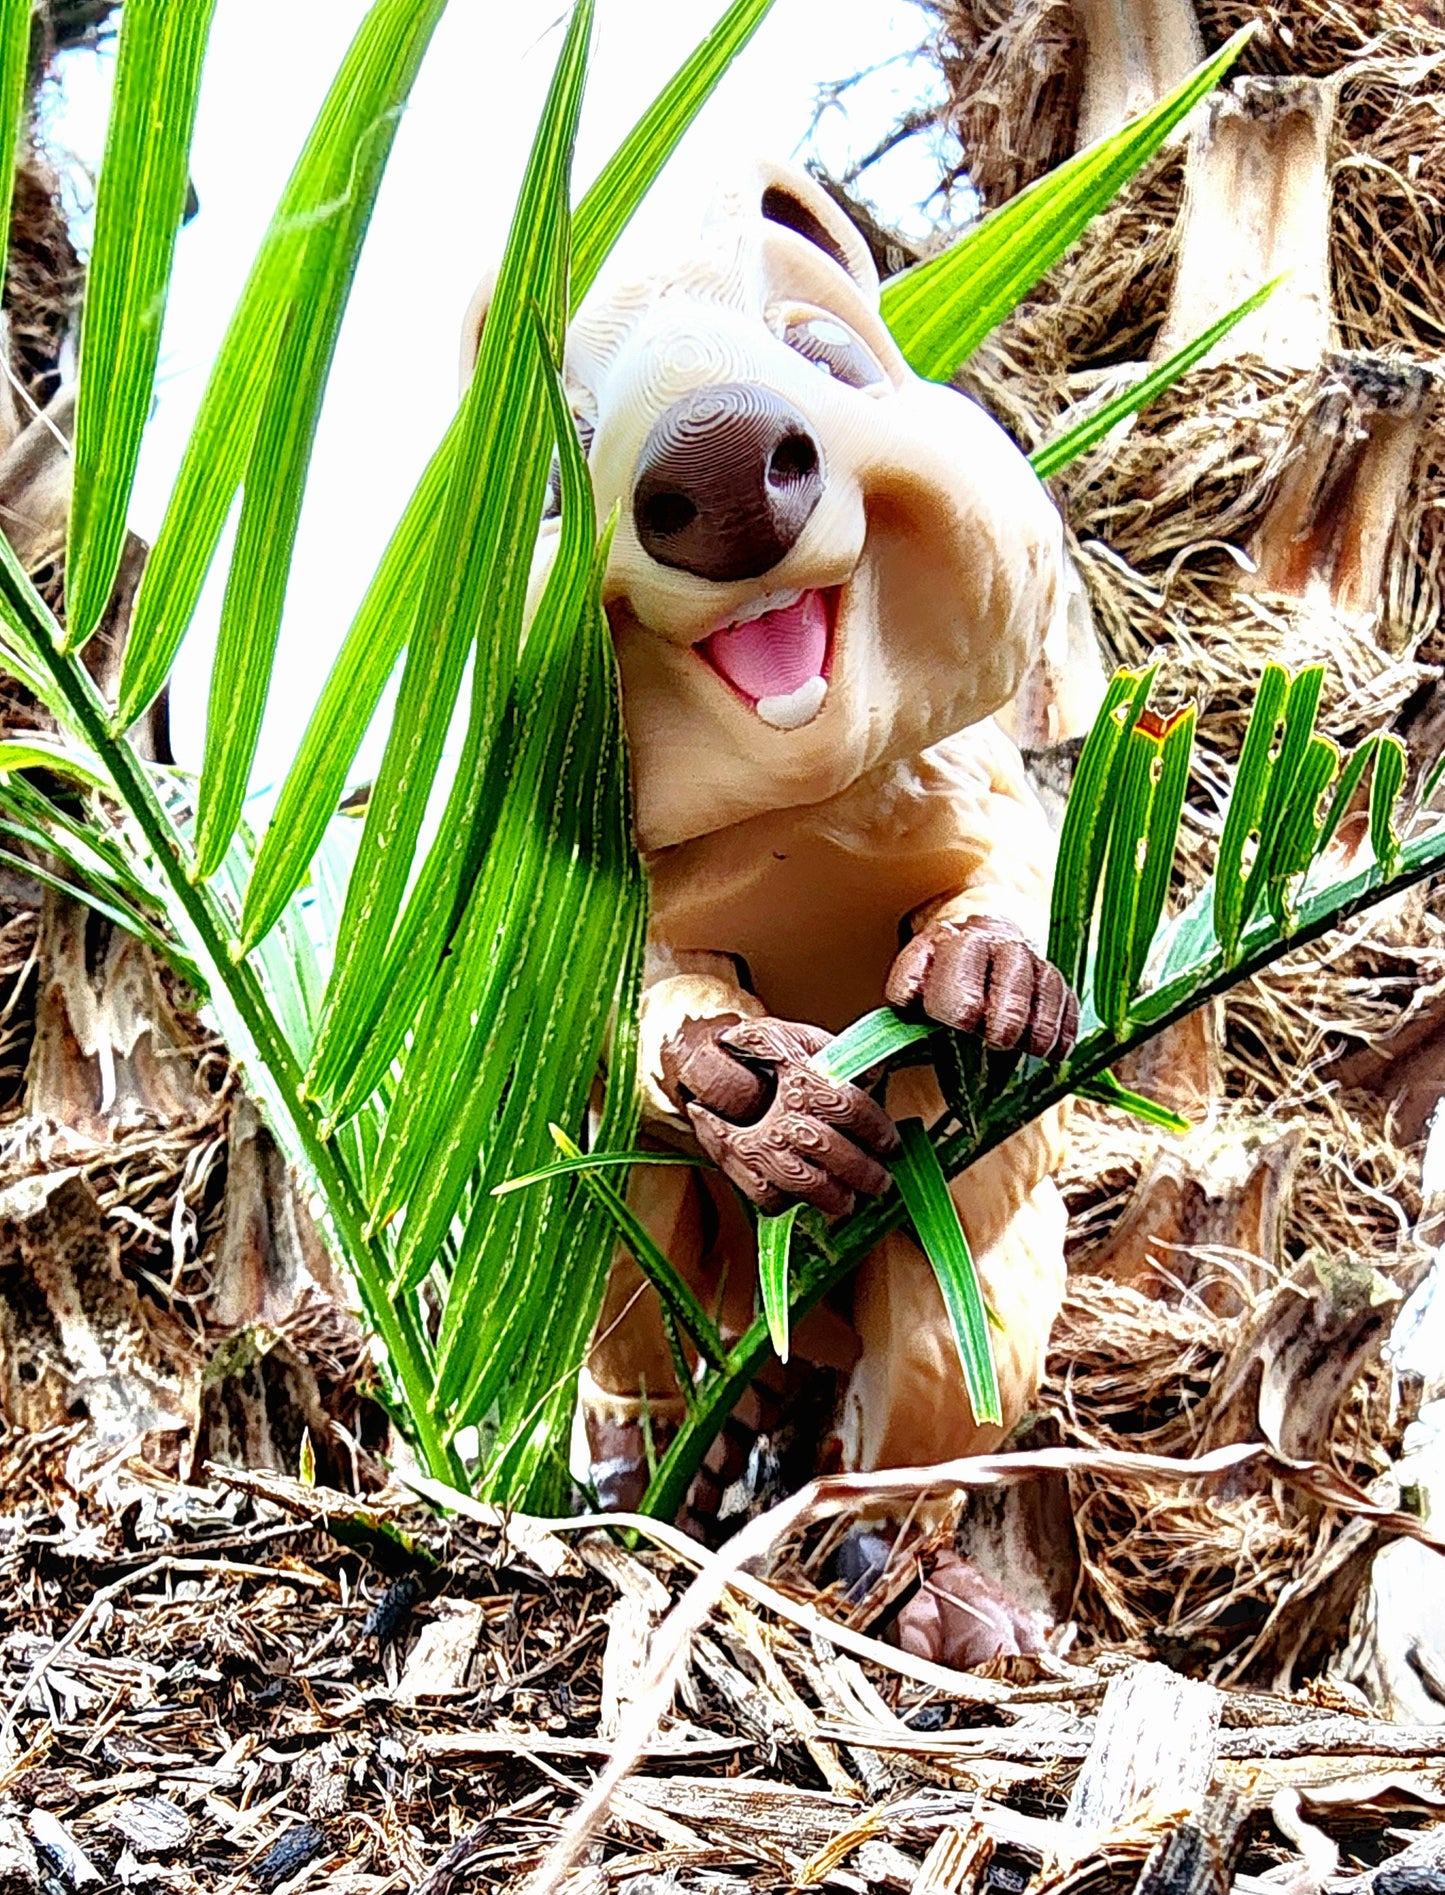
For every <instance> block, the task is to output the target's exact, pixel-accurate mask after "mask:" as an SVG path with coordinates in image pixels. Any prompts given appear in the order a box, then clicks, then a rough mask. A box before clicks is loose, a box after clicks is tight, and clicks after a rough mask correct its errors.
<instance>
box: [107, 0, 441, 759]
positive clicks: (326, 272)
mask: <svg viewBox="0 0 1445 1895" xmlns="http://www.w3.org/2000/svg"><path fill="white" fill-rule="evenodd" d="M162 4H165V0H162ZM444 5H445V0H373V4H372V7H371V9H370V11H369V12H368V13H367V15H366V17H365V19H364V20H363V21H362V23H361V26H360V27H359V28H358V30H357V33H356V36H355V38H354V39H353V40H352V43H351V46H350V48H349V50H348V52H347V55H346V58H345V60H344V61H343V62H342V65H341V69H340V71H339V72H338V73H337V76H336V79H335V80H334V82H333V84H332V86H331V89H330V91H329V92H328V93H327V96H326V100H325V102H324V103H323V105H322V108H321V111H320V113H319V115H318V117H317V119H316V123H315V125H314V126H313V127H312V130H311V133H310V135H309V137H308V138H307V140H306V143H305V146H304V147H303V149H302V152H301V155H300V157H299V158H298V159H297V161H296V165H295V167H294V169H293V171H292V173H291V177H290V181H289V182H288V184H287V186H286V190H285V192H284V193H283V195H282V198H281V202H280V204H279V205H278V206H277V210H276V214H275V216H274V217H273V218H272V220H271V225H270V228H269V230H268V231H267V234H266V237H265V239H264V240H263V242H262V245H261V249H260V251H259V252H258V254H257V257H256V261H255V263H254V264H253V266H252V269H251V274H250V276H249V278H248V279H247V283H246V287H245V290H244V291H243V292H242V295H241V300H240V302H239V303H238V304H237V306H236V310H235V313H234V315H233V316H232V318H231V323H230V326H229V328H228V329H227V331H226V336H225V340H224V341H223V342H222V344H221V348H220V352H219V354H218V355H217V358H216V362H215V365H214V366H213V368H212V371H211V378H210V380H209V382H208V383H207V385H206V392H205V394H204V396H203V397H202V400H201V407H200V412H199V413H198V415H197V417H196V423H195V426H194V428H193V429H192V432H191V438H190V441H189V442H188V444H187V447H186V452H185V455H184V457H183V459H182V462H181V469H180V473H179V475H178V476H177V479H176V484H175V487H174V488H173V490H172V493H171V498H170V503H169V505H168V506H167V508H166V516H165V519H164V521H163V522H162V524H161V530H160V533H159V535H158V537H157V540H156V544H155V546H154V547H153V548H152V550H151V555H150V558H149V560H148V561H147V564H146V570H145V575H144V577H143V578H142V580H141V585H140V591H139V593H138V594H137V597H136V602H135V610H134V613H133V615H132V620H131V628H130V635H129V638H128V640H127V644H126V652H125V659H124V662H123V665H122V669H121V684H120V711H119V715H118V717H117V720H116V722H117V727H118V728H125V727H127V726H128V725H130V724H132V723H134V722H135V720H136V719H137V718H138V717H139V716H140V715H141V713H142V712H143V711H144V710H145V709H146V707H147V706H148V705H149V704H150V703H151V702H152V701H153V699H154V698H155V697H156V695H157V694H158V693H159V691H160V690H161V688H162V686H163V685H164V684H165V681H166V678H167V677H168V676H169V674H170V670H171V666H172V664H173V662H174V660H175V655H176V653H177V651H178V650H179V649H180V645H181V641H182V640H183V639H184V637H185V635H186V632H187V630H188V629H189V626H190V623H191V619H192V617H193V615H194V612H195V608H196V603H197V600H198V599H199V597H200V592H201V587H202V585H203V584H204V582H205V577H206V573H207V570H208V569H209V567H210V564H211V560H212V558H213V557H214V555H215V552H216V547H217V544H218V542H219V540H220V537H221V532H222V529H223V527H224V526H225V523H226V519H227V517H228V515H229V514H230V511H231V508H232V505H233V503H234V501H235V498H236V495H237V493H238V492H239V491H240V489H241V487H242V485H243V483H244V481H245V479H246V474H247V469H248V468H249V467H250V466H251V463H252V458H253V454H254V451H255V447H256V442H257V438H258V435H259V433H260V431H261V429H262V428H263V426H265V425H266V424H267V422H268V418H269V419H270V425H271V431H272V434H273V437H274V436H275V435H276V434H277V433H279V431H280V423H279V422H278V421H277V420H276V418H275V410H276V408H277V407H278V406H279V407H280V408H281V409H282V410H285V411H290V410H291V409H292V406H293V403H295V404H298V405H299V407H300V408H301V409H302V410H303V411H306V410H308V409H309V407H310V406H311V405H312V403H313V402H314V401H319V398H320V390H319V389H317V388H313V387H309V386H308V387H307V388H305V389H302V390H300V391H298V390H296V389H293V388H292V387H291V386H290V385H289V384H283V382H282V380H281V378H279V377H278V374H277V368H278V364H279V363H280V361H281V359H282V354H283V350H284V348H285V344H286V338H287V335H288V333H289V332H290V330H291V327H292V323H293V320H294V318H295V316H296V313H297V311H298V310H302V309H306V308H315V307H316V306H318V305H321V304H325V303H326V302H327V301H328V299H339V303H340V305H341V306H342V307H344V305H345V301H346V298H347V296H348V294H349V291H350V284H351V273H352V271H354V267H355V261H356V252H357V250H358V249H359V246H360V242H361V239H362V236H363V235H364V234H365V230H366V227H367V224H368V222H369V219H370V213H371V207H372V204H373V202H374V198H375V191H376V187H377V185H378V184H379V183H380V178H381V172H382V170H383V169H384V165H385V158H386V155H387V154H388V153H389V151H390V146H391V140H392V137H393V136H394V133H395V128H396V123H397V118H398V115H399V113H400V110H401V107H402V105H403V103H404V102H405V100H406V98H407V96H408V94H409V93H410V90H411V85H412V82H413V80H414V79H415V76H416V72H417V68H418V67H419V65H420V63H421V57H422V54H423V52H424V51H425V50H426V47H427V44H428V43H429V41H430V39H431V35H432V33H433V31H434V30H435V27H436V24H437V21H438V20H439V19H440V17H441V13H442V10H443V7H444ZM176 10H177V11H183V10H184V9H180V8H178V9H176ZM338 220H340V226H338ZM338 227H344V232H345V237H344V242H345V245H346V248H347V251H348V253H349V264H348V266H347V267H345V268H343V267H342V265H341V262H340V256H341V252H340V250H338V251H337V252H336V253H335V256H336V265H335V268H324V267H323V268H320V269H313V268H311V267H310V266H311V264H313V263H315V262H316V261H317V259H318V258H320V257H323V256H326V255H327V254H328V252H329V251H330V246H331V244H332V243H333V241H335V237H336V229H337V228H338ZM334 339H335V338H334V333H333V334H332V335H331V338H330V343H331V345H334ZM330 363H331V346H330V345H328V346H324V347H318V349H317V351H316V353H315V355H314V357H313V358H312V360H311V363H310V367H309V373H310V374H311V375H312V376H314V377H317V378H319V379H320V380H321V381H322V382H323V383H324V380H325V377H326V375H327V374H328V373H329V370H330ZM309 441H310V436H309V434H308V433H307V431H306V430H305V429H304V428H303V429H302V430H301V431H300V442H299V445H300V446H301V447H302V448H303V449H304V453H305V455H308V456H309ZM278 518H280V519H282V520H283V521H284V507H283V511H282V513H281V514H280V515H278ZM293 537H294V535H293V534H289V533H286V532H284V531H283V532H282V534H281V536H280V539H279V541H278V543H277V544H276V545H274V546H271V547H267V548H266V549H265V558H266V561H267V571H266V573H265V575H264V581H262V580H261V579H260V578H259V576H258V583H259V584H261V585H262V590H263V592H264V594H265V596H266V597H267V598H270V597H273V596H274V594H275V593H276V591H277V589H278V587H279V588H280V589H282V590H284V575H285V572H287V571H289V568H290V561H291V552H292V541H293ZM278 573H279V575H280V576H279V578H278ZM240 583H242V584H243V586H244V584H245V582H244V581H242V582H240ZM258 655H259V654H258ZM267 669H268V672H269V666H268V667H267Z"/></svg>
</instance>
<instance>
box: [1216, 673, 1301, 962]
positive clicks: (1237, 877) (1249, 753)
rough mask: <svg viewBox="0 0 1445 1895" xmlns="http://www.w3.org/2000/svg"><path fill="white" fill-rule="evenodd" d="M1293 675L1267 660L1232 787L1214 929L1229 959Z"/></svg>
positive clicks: (1220, 859)
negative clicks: (1247, 860) (1248, 849)
mask: <svg viewBox="0 0 1445 1895" xmlns="http://www.w3.org/2000/svg"><path fill="white" fill-rule="evenodd" d="M1289 690H1290V675H1289V673H1288V672H1287V671H1286V670H1285V668H1284V667H1283V665H1276V664H1268V665H1266V666H1265V668H1264V676H1263V677H1262V678H1261V679H1260V683H1259V690H1258V692H1257V694H1256V696H1255V700H1254V709H1253V710H1252V711H1251V713H1250V718H1249V726H1248V728H1247V730H1246V731H1245V735H1244V748H1243V750H1242V751H1241V752H1240V758H1239V769H1238V771H1237V772H1236V775H1235V780H1234V790H1233V792H1232V794H1231V796H1230V798H1229V808H1228V810H1227V811H1226V813H1225V818H1224V831H1223V834H1222V835H1221V836H1220V839H1219V856H1218V861H1217V863H1216V866H1215V872H1214V874H1215V880H1214V930H1215V933H1216V934H1217V935H1218V937H1219V942H1220V946H1221V947H1222V948H1223V950H1224V957H1225V960H1226V962H1228V961H1231V960H1233V958H1234V955H1235V952H1236V950H1237V949H1238V947H1239V938H1240V934H1241V932H1242V931H1243V927H1244V905H1245V897H1246V892H1247V879H1246V874H1245V869H1244V851H1245V846H1246V844H1247V843H1248V842H1249V839H1250V837H1251V836H1253V835H1254V834H1255V833H1256V830H1257V828H1258V825H1259V819H1260V816H1261V814H1262V813H1263V810H1264V804H1265V798H1266V796H1267V795H1268V793H1269V781H1270V774H1271V771H1272V770H1273V767H1274V766H1273V761H1272V753H1273V750H1274V744H1275V739H1276V737H1277V735H1278V733H1279V729H1280V725H1281V722H1282V720H1283V718H1284V713H1285V706H1286V703H1287V702H1288V699H1289Z"/></svg>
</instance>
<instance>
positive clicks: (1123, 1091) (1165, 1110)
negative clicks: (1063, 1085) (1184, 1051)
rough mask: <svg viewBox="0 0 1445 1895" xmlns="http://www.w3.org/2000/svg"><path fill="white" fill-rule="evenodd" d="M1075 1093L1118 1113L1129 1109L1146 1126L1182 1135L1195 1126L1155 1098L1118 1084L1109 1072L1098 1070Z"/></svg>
mask: <svg viewBox="0 0 1445 1895" xmlns="http://www.w3.org/2000/svg"><path fill="white" fill-rule="evenodd" d="M1078 1096H1079V1098H1081V1099H1093V1100H1095V1101H1096V1102H1097V1103H1098V1104H1099V1105H1108V1106H1112V1107H1113V1108H1114V1109H1115V1111H1117V1112H1128V1113H1129V1114H1130V1115H1131V1116H1132V1117H1134V1118H1136V1119H1141V1120H1142V1121H1143V1123H1144V1124H1145V1125H1157V1126H1158V1127H1159V1128H1160V1130H1161V1131H1165V1132H1174V1133H1177V1134H1178V1135H1179V1136H1180V1137H1181V1138H1182V1137H1183V1135H1184V1134H1185V1133H1186V1132H1189V1131H1192V1130H1193V1129H1194V1128H1193V1126H1192V1125H1191V1124H1190V1122H1189V1120H1188V1119H1186V1118H1181V1117H1180V1115H1179V1114H1178V1113H1177V1112H1171V1111H1170V1109H1169V1107H1168V1106H1167V1105H1160V1103H1159V1101H1158V1100H1157V1099H1146V1098H1145V1097H1144V1095H1143V1094H1142V1093H1139V1092H1131V1091H1130V1090H1129V1088H1128V1087H1127V1086H1123V1085H1120V1083H1119V1081H1118V1080H1117V1079H1116V1078H1115V1077H1114V1075H1113V1073H1111V1072H1101V1073H1099V1074H1098V1075H1097V1076H1096V1077H1095V1078H1093V1079H1090V1080H1087V1081H1086V1082H1085V1083H1084V1084H1083V1085H1082V1086H1080V1087H1079V1089H1078Z"/></svg>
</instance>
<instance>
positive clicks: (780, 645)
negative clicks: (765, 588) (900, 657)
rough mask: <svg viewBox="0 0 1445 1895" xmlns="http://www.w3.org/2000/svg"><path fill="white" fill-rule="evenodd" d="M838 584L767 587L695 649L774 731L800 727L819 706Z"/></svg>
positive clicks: (825, 689) (824, 688)
mask: <svg viewBox="0 0 1445 1895" xmlns="http://www.w3.org/2000/svg"><path fill="white" fill-rule="evenodd" d="M842 590H843V588H842V587H841V586H828V587H821V586H814V587H812V588H811V589H810V590H808V591H806V592H767V593H763V594H762V595H761V596H760V597H759V598H757V599H755V600H754V601H753V602H752V604H751V605H750V606H748V608H747V610H746V611H745V612H744V613H742V614H740V615H739V616H738V617H737V618H734V619H732V620H730V621H729V623H728V624H726V625H724V626H722V627H721V628H720V629H719V630H718V631H715V632H713V633H712V634H711V635H710V636H709V637H707V638H705V639H704V640H703V641H702V643H701V644H700V645H697V646H694V650H695V651H696V652H697V653H698V655H699V656H700V657H701V658H702V659H703V661H704V662H705V663H706V664H709V665H711V666H712V668H713V670H714V671H716V672H717V674H718V676H719V677H720V678H722V679H723V681H724V682H725V683H726V684H729V685H731V687H732V688H733V690H734V691H736V692H737V694H738V696H739V697H740V698H742V700H743V702H744V703H746V704H748V705H750V706H751V707H752V709H753V710H755V711H756V712H757V714H758V716H759V717H760V718H761V720H762V721H763V723H765V724H769V725H771V726H772V728H773V729H774V730H801V729H802V727H803V725H804V724H810V723H811V722H812V721H813V719H814V718H815V717H816V716H817V715H818V713H819V711H820V710H822V708H823V700H824V698H826V697H827V695H828V668H829V665H830V664H831V662H832V657H833V627H834V625H835V623H836V622H837V616H838V600H839V597H840V595H841V593H842Z"/></svg>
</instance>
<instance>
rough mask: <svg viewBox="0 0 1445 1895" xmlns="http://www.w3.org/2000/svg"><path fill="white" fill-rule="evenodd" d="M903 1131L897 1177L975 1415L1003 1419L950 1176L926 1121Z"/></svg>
mask: <svg viewBox="0 0 1445 1895" xmlns="http://www.w3.org/2000/svg"><path fill="white" fill-rule="evenodd" d="M898 1135H899V1137H900V1138H901V1139H902V1141H903V1149H902V1152H901V1153H900V1155H899V1156H898V1157H897V1158H896V1159H895V1160H894V1161H893V1175H894V1177H895V1178H896V1179H897V1180H898V1189H899V1193H900V1194H901V1196H902V1198H903V1202H904V1204H905V1205H906V1206H907V1208H908V1215H909V1217H910V1218H911V1219H912V1221H913V1229H914V1231H915V1233H916V1235H917V1237H918V1241H919V1243H920V1244H921V1245H922V1247H923V1251H924V1254H925V1256H926V1257H927V1258H928V1261H929V1262H930V1263H931V1264H932V1266H933V1274H934V1275H935V1276H936V1277H937V1279H938V1287H939V1289H940V1290H942V1292H943V1301H944V1304H945V1306H946V1307H947V1309H948V1320H949V1323H950V1325H951V1326H952V1329H953V1339H954V1342H955V1343H956V1344H957V1346H958V1359H959V1361H960V1362H961V1363H962V1365H963V1379H964V1384H965V1386H966V1387H967V1389H968V1399H969V1402H970V1403H971V1405H972V1407H973V1414H974V1419H975V1420H976V1421H979V1422H993V1423H1001V1422H1002V1420H1003V1406H1002V1403H1001V1402H1000V1400H999V1390H998V1370H997V1368H996V1367H995V1366H994V1359H993V1344H992V1342H991V1340H990V1338H989V1333H988V1332H989V1319H988V1308H987V1305H986V1304H985V1302H984V1297H983V1287H982V1285H981V1284H980V1282H979V1280H978V1270H977V1268H976V1267H975V1265H974V1261H973V1257H972V1256H971V1254H970V1253H969V1248H968V1239H967V1237H966V1236H965V1235H964V1231H963V1226H962V1224H960V1223H959V1221H958V1209H957V1207H956V1205H955V1204H954V1202H953V1199H952V1197H951V1196H950V1195H949V1190H948V1180H947V1179H946V1178H945V1177H944V1175H943V1169H942V1167H941V1166H940V1164H939V1162H938V1154H937V1153H936V1152H935V1151H934V1149H933V1146H932V1144H931V1142H930V1140H929V1137H928V1132H927V1129H926V1127H925V1126H924V1123H923V1121H922V1119H902V1120H900V1121H899V1125H898Z"/></svg>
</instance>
